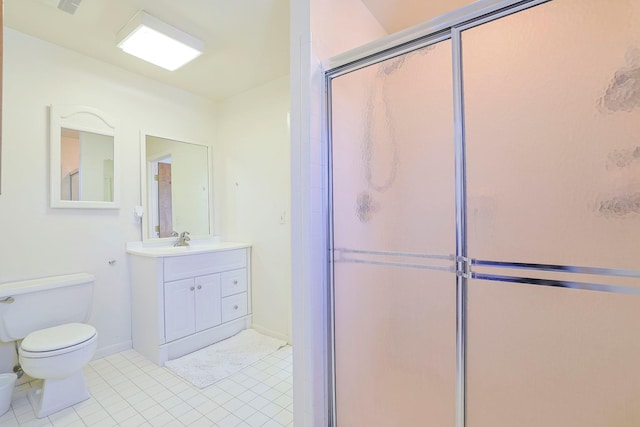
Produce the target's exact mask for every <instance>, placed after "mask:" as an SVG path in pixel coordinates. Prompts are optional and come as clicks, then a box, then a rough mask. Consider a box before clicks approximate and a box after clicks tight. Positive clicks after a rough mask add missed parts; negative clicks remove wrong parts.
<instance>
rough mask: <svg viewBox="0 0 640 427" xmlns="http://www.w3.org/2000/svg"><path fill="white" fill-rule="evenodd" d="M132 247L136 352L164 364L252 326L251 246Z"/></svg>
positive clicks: (129, 249) (131, 266)
mask: <svg viewBox="0 0 640 427" xmlns="http://www.w3.org/2000/svg"><path fill="white" fill-rule="evenodd" d="M208 249H210V250H206V248H203V247H194V248H185V249H179V248H166V250H162V249H158V248H150V249H144V248H128V249H127V252H128V253H129V254H130V256H129V261H130V271H131V289H132V293H131V295H132V339H133V348H134V349H135V350H136V351H138V352H139V353H141V354H142V355H144V356H145V357H147V358H149V359H150V360H152V361H153V362H155V363H157V364H158V365H160V366H162V365H163V364H164V362H166V361H167V360H171V359H175V358H176V357H180V356H182V355H185V354H188V353H191V352H193V351H195V350H198V349H200V348H202V347H206V346H207V345H210V344H213V343H215V342H217V341H220V340H222V339H225V338H228V337H230V336H232V335H234V334H236V333H238V332H240V331H241V330H243V329H245V328H248V327H249V326H250V325H251V285H250V282H251V280H250V271H251V269H250V265H251V264H250V259H251V252H250V247H249V246H248V245H244V244H229V243H227V244H218V245H213V246H211V247H209V248H208Z"/></svg>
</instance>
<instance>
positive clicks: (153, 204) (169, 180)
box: [140, 133, 213, 241]
mask: <svg viewBox="0 0 640 427" xmlns="http://www.w3.org/2000/svg"><path fill="white" fill-rule="evenodd" d="M140 145H141V156H140V158H141V160H142V165H141V168H140V169H141V171H142V177H141V182H142V203H143V205H144V212H145V216H146V217H145V218H144V219H143V221H142V240H144V241H147V240H150V239H162V238H170V237H172V235H174V233H182V232H184V231H188V232H189V233H190V234H191V236H193V237H202V238H205V237H210V236H211V235H212V234H213V231H212V215H211V212H212V195H211V150H210V148H209V146H207V145H204V144H199V143H194V142H187V141H184V140H182V139H174V138H164V137H159V136H155V135H151V134H145V133H142V134H141V144H140Z"/></svg>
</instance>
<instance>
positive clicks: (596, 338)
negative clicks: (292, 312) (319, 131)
mask: <svg viewBox="0 0 640 427" xmlns="http://www.w3.org/2000/svg"><path fill="white" fill-rule="evenodd" d="M481 6H484V7H481ZM469 10H470V11H471V12H470V13H469V14H466V15H465V14H460V15H457V16H460V17H461V18H458V19H456V18H452V22H449V23H447V24H446V25H441V26H440V27H437V28H434V30H433V31H431V32H430V33H425V34H423V35H421V36H420V37H416V38H415V39H414V40H411V41H409V42H407V41H404V42H403V43H399V44H397V45H396V46H395V47H393V48H391V49H386V50H384V51H381V52H379V53H375V54H371V55H367V56H365V57H360V58H355V59H354V60H352V61H349V62H347V63H345V64H343V65H340V66H338V67H335V68H333V69H331V70H329V71H328V72H327V74H326V79H327V95H328V100H327V105H328V126H329V129H328V131H329V141H330V143H329V194H328V196H329V197H328V202H329V216H330V227H329V229H330V236H329V246H330V247H329V254H330V256H329V260H330V263H329V268H330V270H329V278H330V286H329V295H328V300H329V304H328V305H329V308H330V312H329V313H328V314H329V316H328V317H329V319H330V324H329V327H328V330H329V348H330V351H329V354H328V365H329V372H330V375H329V377H328V385H329V387H328V389H329V391H330V394H331V399H330V401H331V407H330V408H329V409H330V411H331V412H332V420H333V422H334V424H336V425H338V426H347V427H351V426H367V427H370V426H434V427H446V426H457V427H462V426H468V427H502V426H505V427H512V426H518V427H540V426H544V427H554V426H558V427H568V426H576V427H577V426H579V427H596V426H598V427H600V426H616V427H620V426H629V427H631V426H638V425H640V0H616V1H610V0H550V1H535V0H534V1H520V2H515V1H502V2H495V1H493V2H491V1H486V2H480V3H478V5H476V7H474V8H472V9H469ZM462 16H464V17H462Z"/></svg>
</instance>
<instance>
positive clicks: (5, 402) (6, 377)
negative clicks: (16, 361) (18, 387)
mask: <svg viewBox="0 0 640 427" xmlns="http://www.w3.org/2000/svg"><path fill="white" fill-rule="evenodd" d="M17 379H18V376H17V375H16V374H14V373H13V372H11V373H8V374H0V416H2V415H3V414H4V413H5V412H7V411H8V410H9V406H11V396H12V395H13V386H14V385H15V384H16V380H17Z"/></svg>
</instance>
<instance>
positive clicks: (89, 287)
mask: <svg viewBox="0 0 640 427" xmlns="http://www.w3.org/2000/svg"><path fill="white" fill-rule="evenodd" d="M94 280H95V278H94V277H93V275H91V274H88V273H77V274H68V275H64V276H53V277H43V278H40V279H33V280H23V281H19V282H10V283H3V284H0V341H4V342H10V341H15V340H19V339H22V338H24V337H26V336H27V335H28V334H29V333H31V332H33V331H36V330H38V329H44V328H49V327H52V326H58V325H61V324H63V323H71V322H80V323H84V322H86V321H87V320H89V315H90V314H91V303H92V298H93V282H94Z"/></svg>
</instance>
